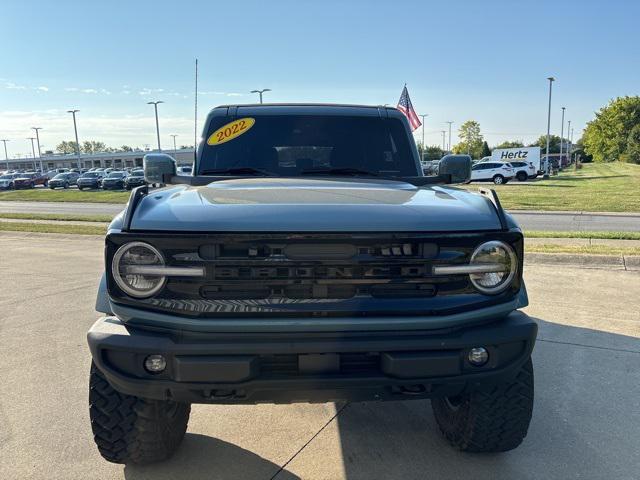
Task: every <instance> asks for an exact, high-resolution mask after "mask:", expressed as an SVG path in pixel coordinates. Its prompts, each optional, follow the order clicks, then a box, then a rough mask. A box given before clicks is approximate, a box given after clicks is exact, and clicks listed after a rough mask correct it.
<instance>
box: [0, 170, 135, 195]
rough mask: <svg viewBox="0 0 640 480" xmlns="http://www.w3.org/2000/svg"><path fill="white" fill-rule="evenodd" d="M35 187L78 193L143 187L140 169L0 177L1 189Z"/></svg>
mask: <svg viewBox="0 0 640 480" xmlns="http://www.w3.org/2000/svg"><path fill="white" fill-rule="evenodd" d="M38 185H42V186H43V187H49V188H50V189H52V190H53V189H56V188H69V187H73V186H76V187H78V189H79V190H84V189H103V190H122V189H126V190H131V189H132V188H134V187H139V186H141V185H146V182H145V180H144V171H143V170H142V169H140V168H138V169H129V170H128V171H127V170H115V169H113V168H92V169H90V170H87V171H84V172H80V171H78V170H67V169H64V171H62V172H60V171H55V170H53V171H50V172H46V173H40V172H35V171H34V172H5V173H4V174H2V175H0V190H14V189H15V190H18V189H22V188H35V187H36V186H38Z"/></svg>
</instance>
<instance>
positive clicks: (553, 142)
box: [529, 135, 566, 155]
mask: <svg viewBox="0 0 640 480" xmlns="http://www.w3.org/2000/svg"><path fill="white" fill-rule="evenodd" d="M565 141H566V139H565ZM529 146H530V147H540V150H541V152H542V154H543V155H544V154H546V153H547V136H546V135H540V138H538V140H536V141H535V142H534V143H530V144H529ZM549 153H560V137H559V136H558V135H549Z"/></svg>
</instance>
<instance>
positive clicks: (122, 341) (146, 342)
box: [87, 311, 538, 404]
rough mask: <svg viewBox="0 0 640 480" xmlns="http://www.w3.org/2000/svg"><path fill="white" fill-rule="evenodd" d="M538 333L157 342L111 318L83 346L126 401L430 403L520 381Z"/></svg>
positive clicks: (171, 338) (498, 328) (257, 336)
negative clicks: (159, 364) (155, 361)
mask: <svg viewBox="0 0 640 480" xmlns="http://www.w3.org/2000/svg"><path fill="white" fill-rule="evenodd" d="M354 322H357V319H354ZM537 329H538V327H537V325H536V323H535V322H533V320H531V319H530V318H529V317H528V316H527V315H525V314H524V313H522V312H519V311H516V312H512V313H511V314H509V315H508V316H506V317H505V318H502V319H499V320H496V321H494V322H492V323H488V324H483V325H478V326H471V327H463V328H457V329H441V330H435V331H425V330H414V331H403V332H395V333H390V332H379V331H369V332H317V333H295V332H293V333H292V332H289V333H203V332H187V331H172V332H173V333H164V332H162V331H150V330H144V329H139V328H134V327H131V326H127V325H125V324H124V323H123V322H121V321H120V320H119V319H118V318H117V317H113V316H110V317H103V318H101V319H99V320H98V321H97V322H96V323H95V324H94V325H93V326H92V327H91V329H90V330H89V333H88V335H87V338H88V342H89V348H90V350H91V354H92V357H93V361H94V362H95V364H96V365H97V367H98V368H99V369H100V370H101V371H102V372H103V373H104V375H105V376H106V377H107V379H108V381H109V382H110V383H111V385H112V386H113V387H114V388H115V389H116V390H119V391H121V392H123V393H126V394H129V395H135V396H139V397H146V398H155V399H173V400H178V401H184V402H190V403H224V404H236V403H237V404H253V403H263V402H266V403H291V402H326V401H337V400H349V401H364V400H405V399H409V398H433V397H441V396H451V395H457V394H460V393H462V392H465V391H470V390H475V389H482V388H486V387H490V386H492V385H495V384H496V383H501V382H503V381H505V380H508V379H510V378H513V377H514V376H515V375H516V374H517V371H518V369H519V368H520V366H521V365H522V364H523V363H524V362H525V361H526V360H527V359H528V358H529V357H530V355H531V351H532V350H533V346H534V343H535V338H536V334H537ZM479 346H482V347H485V348H486V349H487V350H488V351H489V361H488V363H487V364H486V365H484V366H482V367H476V366H473V365H471V364H469V363H468V361H467V360H466V356H467V353H468V351H469V349H471V348H473V347H479ZM150 354H161V355H163V356H164V357H165V358H166V360H167V368H166V370H165V371H164V372H162V373H160V374H150V373H148V372H147V371H146V370H145V369H144V367H143V364H144V359H145V358H146V357H147V355H150Z"/></svg>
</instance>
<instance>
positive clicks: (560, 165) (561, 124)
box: [558, 107, 565, 170]
mask: <svg viewBox="0 0 640 480" xmlns="http://www.w3.org/2000/svg"><path fill="white" fill-rule="evenodd" d="M564 110H565V107H562V122H561V123H560V160H559V161H558V170H562V150H563V148H562V146H563V145H562V144H563V142H564V139H563V138H562V137H563V136H564Z"/></svg>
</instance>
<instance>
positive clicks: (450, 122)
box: [444, 121, 453, 153]
mask: <svg viewBox="0 0 640 480" xmlns="http://www.w3.org/2000/svg"><path fill="white" fill-rule="evenodd" d="M444 123H448V124H449V145H447V153H451V124H452V123H453V122H452V121H449V122H444Z"/></svg>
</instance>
